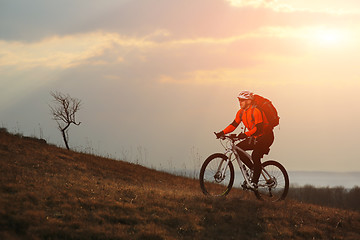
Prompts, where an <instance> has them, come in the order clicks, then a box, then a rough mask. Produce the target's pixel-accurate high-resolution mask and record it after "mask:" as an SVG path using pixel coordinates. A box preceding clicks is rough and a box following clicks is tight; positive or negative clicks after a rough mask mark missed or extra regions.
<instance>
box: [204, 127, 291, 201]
mask: <svg viewBox="0 0 360 240" xmlns="http://www.w3.org/2000/svg"><path fill="white" fill-rule="evenodd" d="M238 141H240V139H239V138H238V137H237V135H236V134H230V135H225V136H224V137H221V138H220V143H221V145H222V146H223V147H224V149H225V152H224V153H215V154H212V155H210V156H209V157H208V158H207V159H206V160H205V161H204V163H203V165H202V167H201V170H200V178H199V179H200V187H201V190H202V192H203V193H204V194H205V195H209V196H213V197H223V196H226V195H227V194H228V193H229V192H230V190H231V188H232V186H233V183H234V178H235V172H234V166H233V162H235V161H237V162H238V164H239V167H240V170H241V173H242V175H243V177H244V183H243V184H242V185H241V186H242V188H243V189H244V190H252V191H253V192H254V193H255V196H256V197H257V198H258V199H260V200H264V201H269V202H276V201H280V200H283V199H285V197H286V195H287V193H288V191H289V176H288V174H287V172H286V169H285V168H284V167H283V166H282V165H281V164H280V163H279V162H276V161H274V160H269V161H265V162H263V163H262V164H261V167H262V169H261V174H260V178H259V182H258V185H257V188H256V187H254V186H253V185H252V184H251V178H252V175H253V170H252V169H251V168H249V167H247V165H246V164H245V163H244V162H243V161H242V160H241V158H240V155H239V152H241V153H243V155H244V156H246V157H247V158H248V159H249V160H251V156H250V154H249V153H247V152H246V151H244V150H242V149H241V148H239V147H238V146H236V143H237V142H238ZM251 161H252V160H251Z"/></svg>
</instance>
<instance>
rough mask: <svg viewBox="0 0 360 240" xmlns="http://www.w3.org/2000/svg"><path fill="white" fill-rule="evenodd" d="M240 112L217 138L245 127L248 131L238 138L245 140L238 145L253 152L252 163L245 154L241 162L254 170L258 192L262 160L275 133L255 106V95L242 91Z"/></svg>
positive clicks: (254, 183)
mask: <svg viewBox="0 0 360 240" xmlns="http://www.w3.org/2000/svg"><path fill="white" fill-rule="evenodd" d="M238 99H239V102H240V110H239V111H238V112H237V114H236V117H235V120H234V121H233V122H232V123H231V124H230V125H229V126H228V127H226V128H225V129H224V130H223V131H220V132H218V133H216V137H217V138H221V137H222V136H224V135H225V134H227V133H231V132H233V131H234V130H235V129H236V128H237V127H238V126H239V124H240V123H241V122H243V124H244V125H245V127H246V129H247V131H246V132H245V133H240V134H239V135H238V137H239V138H240V139H245V140H243V141H241V142H240V143H238V144H237V146H238V147H240V148H241V149H243V150H245V151H246V150H253V152H252V155H251V157H252V160H253V162H251V161H250V160H249V159H248V158H247V157H246V156H245V155H244V154H241V153H239V154H240V158H241V160H242V161H243V162H244V163H245V164H246V165H247V166H248V167H249V168H252V169H253V170H254V174H253V178H252V180H251V181H252V187H253V189H254V190H257V183H258V181H259V177H260V173H261V158H262V157H263V156H264V154H268V153H269V151H270V146H271V145H272V144H273V142H274V132H273V129H272V127H270V126H269V122H268V120H267V119H266V116H265V114H262V112H261V111H260V110H259V109H258V108H257V107H256V106H255V105H254V102H253V100H254V93H252V92H250V91H242V92H240V94H239V96H238Z"/></svg>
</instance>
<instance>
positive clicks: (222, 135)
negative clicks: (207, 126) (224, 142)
mask: <svg viewBox="0 0 360 240" xmlns="http://www.w3.org/2000/svg"><path fill="white" fill-rule="evenodd" d="M215 135H216V138H222V137H224V136H225V133H224V132H223V131H220V132H218V133H215Z"/></svg>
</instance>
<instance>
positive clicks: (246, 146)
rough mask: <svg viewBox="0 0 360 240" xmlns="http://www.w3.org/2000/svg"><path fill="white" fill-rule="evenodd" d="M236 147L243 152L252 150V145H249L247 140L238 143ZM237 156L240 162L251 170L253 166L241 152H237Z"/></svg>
mask: <svg viewBox="0 0 360 240" xmlns="http://www.w3.org/2000/svg"><path fill="white" fill-rule="evenodd" d="M236 146H238V147H239V148H241V149H242V150H244V151H247V150H252V149H254V145H251V144H249V140H248V139H246V140H244V141H241V142H239V143H238V144H237V145H236ZM238 154H239V156H240V159H241V161H243V163H245V165H246V166H247V167H248V168H250V169H252V168H253V165H254V164H253V163H252V162H251V160H250V159H249V158H248V157H247V156H246V155H245V154H244V153H242V152H239V151H238Z"/></svg>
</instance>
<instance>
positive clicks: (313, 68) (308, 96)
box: [0, 0, 360, 172]
mask: <svg viewBox="0 0 360 240" xmlns="http://www.w3.org/2000/svg"><path fill="white" fill-rule="evenodd" d="M359 42H360V2H359V1H358V0H356V1H355V0H350V1H345V2H344V1H340V0H326V1H325V0H318V1H300V0H241V1H239V0H191V1H190V0H175V1H168V0H104V1H87V0H75V1H74V0H71V1H70V0H64V1H58V2H54V1H45V0H39V1H25V0H19V1H13V0H4V1H2V2H1V4H0V76H1V80H0V81H1V88H0V124H1V126H0V127H6V128H7V129H8V130H9V131H12V132H20V133H22V134H24V135H34V136H37V137H42V138H45V139H46V140H47V141H48V142H50V143H54V144H57V145H60V146H64V145H63V142H62V138H61V134H60V132H59V131H58V129H57V125H56V122H54V120H52V119H51V116H50V111H49V104H52V102H51V96H50V92H51V91H60V92H63V93H68V94H70V95H71V96H73V97H76V98H79V99H81V100H82V103H83V105H82V108H81V110H80V111H79V114H78V120H79V121H81V122H82V124H81V125H80V126H72V127H70V130H69V137H70V142H69V144H70V147H72V148H74V149H76V150H80V151H90V152H93V153H95V154H100V155H105V156H110V157H114V158H118V159H125V160H128V161H132V162H139V163H141V164H144V165H146V166H149V167H154V168H156V169H161V170H171V171H174V170H175V171H177V170H183V169H187V170H189V169H193V168H195V169H197V168H198V167H200V164H201V162H202V161H203V160H204V159H205V158H206V157H207V156H208V155H210V154H212V153H214V152H219V151H222V147H221V145H220V143H219V141H218V140H216V139H215V136H214V134H213V132H215V131H220V130H223V129H224V128H225V127H226V126H227V125H228V124H230V123H231V122H232V121H233V120H234V117H235V114H236V112H237V110H238V108H239V104H238V102H237V99H236V96H237V94H238V93H239V92H240V91H241V90H251V91H253V92H255V93H258V94H260V95H263V96H265V97H267V98H269V99H271V100H272V102H273V103H274V105H275V106H276V107H277V109H278V111H279V115H280V118H281V119H280V126H279V127H277V128H276V129H275V143H274V144H273V146H272V148H271V152H270V155H269V156H266V159H270V158H271V159H276V160H278V161H279V162H281V163H283V165H284V166H285V167H286V168H287V169H288V170H289V171H302V170H304V171H336V172H349V171H360V161H359V153H358V151H357V143H358V138H359V135H360V126H359V124H358V122H360V107H358V106H357V104H358V103H359V102H360V94H359V91H360V68H359V66H358V65H359V62H360V61H359V60H360V59H359V58H360V57H359V56H360V44H359ZM239 131H240V129H238V130H237V131H236V132H237V133H238V132H239Z"/></svg>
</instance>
